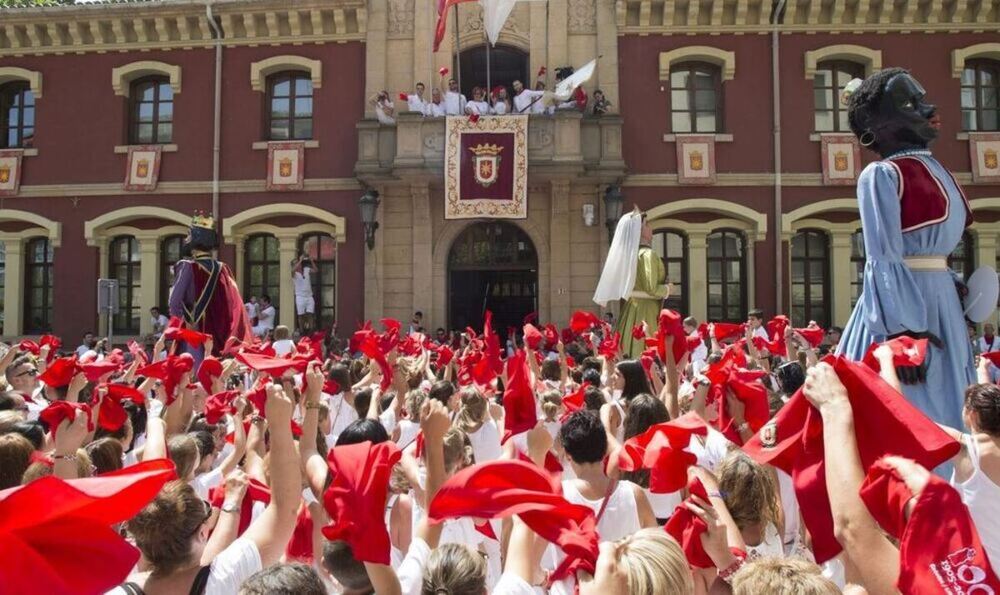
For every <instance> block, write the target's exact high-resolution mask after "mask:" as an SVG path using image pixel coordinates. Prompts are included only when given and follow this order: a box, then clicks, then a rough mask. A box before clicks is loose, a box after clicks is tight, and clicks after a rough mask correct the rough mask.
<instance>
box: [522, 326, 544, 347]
mask: <svg viewBox="0 0 1000 595" xmlns="http://www.w3.org/2000/svg"><path fill="white" fill-rule="evenodd" d="M542 339H544V337H542V331H540V330H538V328H537V327H535V325H533V324H531V323H525V325H524V344H525V345H527V346H528V349H531V350H532V351H538V346H539V345H541V344H542Z"/></svg>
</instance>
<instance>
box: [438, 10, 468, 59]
mask: <svg viewBox="0 0 1000 595" xmlns="http://www.w3.org/2000/svg"><path fill="white" fill-rule="evenodd" d="M462 2H472V0H438V20H437V27H435V29H434V51H435V52H436V51H438V48H439V47H440V46H441V41H442V40H444V34H445V31H446V30H447V27H448V9H449V8H451V7H452V6H455V5H457V4H460V3H462ZM446 74H448V69H447V68H442V69H441V76H445V75H446Z"/></svg>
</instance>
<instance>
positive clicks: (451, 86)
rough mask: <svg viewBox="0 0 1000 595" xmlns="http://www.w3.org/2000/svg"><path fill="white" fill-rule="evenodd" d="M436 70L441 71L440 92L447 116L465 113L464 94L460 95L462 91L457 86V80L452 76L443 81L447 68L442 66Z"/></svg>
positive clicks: (446, 74)
mask: <svg viewBox="0 0 1000 595" xmlns="http://www.w3.org/2000/svg"><path fill="white" fill-rule="evenodd" d="M438 72H440V73H441V93H442V95H444V112H445V114H447V115H449V116H461V115H462V114H464V113H465V103H466V100H465V95H462V91H461V90H459V88H458V82H456V81H455V79H453V78H449V79H447V83H445V77H446V76H448V69H447V68H442V69H441V70H439V71H438Z"/></svg>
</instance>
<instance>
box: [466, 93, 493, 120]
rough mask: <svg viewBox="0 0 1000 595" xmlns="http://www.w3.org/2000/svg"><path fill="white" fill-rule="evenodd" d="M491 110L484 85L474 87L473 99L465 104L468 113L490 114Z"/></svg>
mask: <svg viewBox="0 0 1000 595" xmlns="http://www.w3.org/2000/svg"><path fill="white" fill-rule="evenodd" d="M490 112H491V110H490V104H489V103H487V102H486V92H485V91H484V90H483V89H482V87H473V88H472V101H470V102H469V103H467V104H466V105H465V113H466V115H469V116H471V115H477V116H488V115H490Z"/></svg>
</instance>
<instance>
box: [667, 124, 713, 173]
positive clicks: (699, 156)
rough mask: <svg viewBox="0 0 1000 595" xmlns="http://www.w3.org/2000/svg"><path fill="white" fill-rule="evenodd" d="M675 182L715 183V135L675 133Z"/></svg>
mask: <svg viewBox="0 0 1000 595" xmlns="http://www.w3.org/2000/svg"><path fill="white" fill-rule="evenodd" d="M676 138H677V183H678V184H701V185H708V184H714V183H715V137H714V136H711V135H707V134H678V135H677V137H676Z"/></svg>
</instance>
